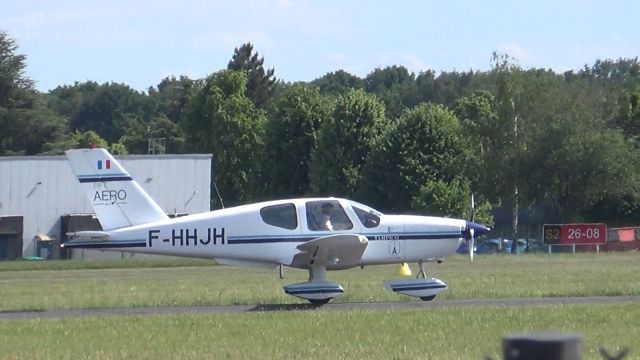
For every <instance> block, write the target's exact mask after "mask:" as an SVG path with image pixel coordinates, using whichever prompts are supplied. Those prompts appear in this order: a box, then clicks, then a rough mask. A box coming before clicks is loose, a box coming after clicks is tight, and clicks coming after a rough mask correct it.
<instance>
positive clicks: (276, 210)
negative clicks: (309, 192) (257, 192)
mask: <svg viewBox="0 0 640 360" xmlns="http://www.w3.org/2000/svg"><path fill="white" fill-rule="evenodd" d="M298 203H299V202H298ZM299 204H300V203H299ZM303 205H304V206H299V207H296V204H295V203H294V202H293V201H292V202H283V203H280V204H273V205H266V206H264V207H262V208H261V209H260V217H261V218H262V221H264V223H265V224H268V225H272V226H276V227H279V228H282V229H287V230H295V229H297V228H298V224H299V223H301V222H300V221H299V219H303V218H306V225H307V229H309V230H311V231H345V230H352V229H353V228H354V223H355V222H358V223H359V224H360V225H362V226H364V227H365V228H368V229H371V228H375V227H377V226H378V225H379V224H380V218H381V217H382V213H380V212H379V211H377V210H374V209H372V208H371V207H369V206H366V205H363V204H360V203H358V202H355V201H351V200H344V199H334V198H328V199H308V200H304V202H303ZM296 209H297V210H298V211H297V210H296ZM302 212H304V217H303V214H302Z"/></svg>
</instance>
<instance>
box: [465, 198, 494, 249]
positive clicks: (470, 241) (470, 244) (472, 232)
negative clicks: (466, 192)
mask: <svg viewBox="0 0 640 360" xmlns="http://www.w3.org/2000/svg"><path fill="white" fill-rule="evenodd" d="M475 209H476V202H475V200H474V198H473V194H471V213H470V216H469V220H468V221H467V226H466V228H465V229H464V238H465V240H467V248H468V249H469V258H470V259H471V261H473V249H474V248H475V242H476V236H480V235H483V234H486V233H488V232H489V231H491V229H490V228H488V227H486V226H484V225H482V224H478V223H476V222H475Z"/></svg>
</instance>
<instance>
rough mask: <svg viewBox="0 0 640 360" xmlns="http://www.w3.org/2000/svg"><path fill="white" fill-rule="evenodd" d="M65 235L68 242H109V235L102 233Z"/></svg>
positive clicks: (78, 232) (79, 232)
mask: <svg viewBox="0 0 640 360" xmlns="http://www.w3.org/2000/svg"><path fill="white" fill-rule="evenodd" d="M66 235H67V237H68V238H69V239H70V240H78V239H82V240H109V234H108V233H106V232H104V231H75V232H68V233H67V234H66Z"/></svg>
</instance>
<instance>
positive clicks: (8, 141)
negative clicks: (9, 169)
mask: <svg viewBox="0 0 640 360" xmlns="http://www.w3.org/2000/svg"><path fill="white" fill-rule="evenodd" d="M17 49H18V46H17V44H16V42H15V41H14V40H13V39H12V38H11V37H9V35H8V34H7V33H5V32H0V154H27V155H31V154H40V153H43V152H47V153H56V152H59V151H60V150H61V149H60V147H61V146H62V147H64V145H63V144H64V132H65V130H66V122H65V120H64V119H63V118H61V117H59V116H57V115H56V114H55V113H54V112H52V111H50V110H49V109H48V108H47V106H46V102H45V101H44V100H43V98H42V97H41V96H39V94H38V93H37V92H36V91H35V90H34V88H33V81H32V80H31V79H29V78H27V77H26V76H25V75H24V69H25V67H26V56H24V55H22V54H18V53H17Z"/></svg>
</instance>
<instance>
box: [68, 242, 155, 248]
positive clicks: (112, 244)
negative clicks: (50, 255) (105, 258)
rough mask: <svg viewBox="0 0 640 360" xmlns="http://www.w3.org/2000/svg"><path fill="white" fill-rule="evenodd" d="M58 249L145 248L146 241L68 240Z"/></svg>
mask: <svg viewBox="0 0 640 360" xmlns="http://www.w3.org/2000/svg"><path fill="white" fill-rule="evenodd" d="M60 247H62V248H65V249H116V248H117V249H123V250H124V249H125V248H141V247H147V241H146V240H70V241H67V242H65V243H63V244H62V245H60Z"/></svg>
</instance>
